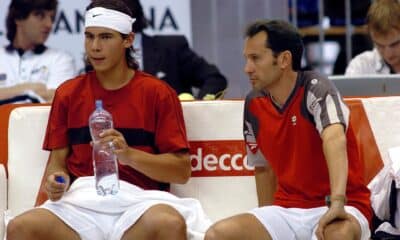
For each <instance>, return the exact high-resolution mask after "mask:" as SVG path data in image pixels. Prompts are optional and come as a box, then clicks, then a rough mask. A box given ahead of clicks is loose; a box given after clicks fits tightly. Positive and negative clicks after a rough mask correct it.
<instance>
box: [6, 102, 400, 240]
mask: <svg viewBox="0 0 400 240" xmlns="http://www.w3.org/2000/svg"><path fill="white" fill-rule="evenodd" d="M349 102H350V103H351V104H350V105H351V108H352V109H354V111H353V110H352V112H354V114H353V115H352V122H354V123H356V124H357V125H358V127H359V129H358V131H359V132H358V138H359V139H361V140H360V146H361V148H362V149H364V150H362V149H361V152H360V154H364V157H366V161H368V162H367V165H368V166H369V168H366V170H365V171H366V172H367V174H366V179H367V181H369V180H370V179H371V178H372V177H373V176H374V175H375V174H376V172H377V171H378V170H379V168H380V167H381V161H382V160H383V162H387V159H388V156H387V149H388V148H390V147H394V146H398V145H400V121H399V120H400V97H385V98H369V99H362V100H355V101H349ZM182 106H183V111H184V118H185V124H186V128H187V133H188V139H189V141H190V144H191V159H192V169H193V171H192V178H191V179H190V180H189V182H188V183H187V184H185V185H175V184H173V185H172V186H171V191H172V192H173V193H175V194H176V195H178V196H182V197H194V198H197V199H199V200H200V202H201V203H202V205H203V207H204V209H205V211H206V213H207V214H208V215H209V216H210V218H211V219H212V220H218V219H221V218H224V217H228V216H231V215H233V214H236V213H240V212H244V211H247V210H249V209H251V208H253V207H256V206H257V198H256V189H255V182H254V177H253V172H252V170H251V168H249V167H248V166H247V163H246V161H245V150H244V143H243V136H242V119H243V117H242V115H243V101H239V100H238V101H210V102H207V101H199V102H183V103H182ZM363 108H364V109H365V112H366V116H365V115H364V109H363ZM49 109H50V107H49V106H29V107H23V106H21V107H18V108H15V109H14V110H12V111H11V113H10V115H9V126H8V162H7V171H8V178H6V176H5V173H4V169H3V168H2V165H0V217H2V214H3V212H4V210H6V209H7V210H8V211H11V213H12V215H15V214H19V213H21V212H23V211H25V210H27V209H29V208H31V207H33V206H34V205H35V203H36V201H37V198H38V190H39V186H40V183H41V181H42V177H43V173H44V169H45V166H46V163H47V159H48V154H49V153H48V152H46V151H43V150H41V146H42V142H43V137H44V132H45V129H46V124H47V117H48V113H49ZM362 115H364V116H362ZM0 116H1V115H0ZM1 117H4V116H1ZM366 119H368V120H366ZM369 126H371V128H372V132H371V129H370V128H369ZM368 132H369V133H372V134H373V135H368ZM375 141H376V143H377V145H378V148H377V147H376V145H375ZM365 145H367V146H365ZM1 151H4V149H0V154H2V153H1ZM381 159H382V160H381ZM4 164H5V163H4ZM7 180H8V184H7ZM6 193H7V194H6ZM0 220H1V221H0V239H1V237H2V236H3V233H4V223H3V221H2V218H1V219H0Z"/></svg>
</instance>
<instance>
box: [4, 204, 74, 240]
mask: <svg viewBox="0 0 400 240" xmlns="http://www.w3.org/2000/svg"><path fill="white" fill-rule="evenodd" d="M7 234H8V235H9V236H8V237H9V238H10V239H49V240H50V239H69V240H75V239H76V240H79V239H80V237H79V235H78V234H77V233H76V232H75V231H74V230H73V229H72V228H70V227H69V226H68V225H66V224H65V223H64V222H63V221H62V220H61V219H60V218H59V217H57V216H56V215H54V214H53V213H51V212H50V211H48V210H46V209H41V208H35V209H32V210H29V211H27V212H25V213H23V214H21V215H19V216H17V217H15V218H14V219H12V220H11V221H10V222H9V223H8V226H7Z"/></svg>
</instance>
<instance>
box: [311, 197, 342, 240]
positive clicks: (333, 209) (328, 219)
mask: <svg viewBox="0 0 400 240" xmlns="http://www.w3.org/2000/svg"><path fill="white" fill-rule="evenodd" d="M346 219H349V216H348V214H347V213H346V211H345V210H344V203H343V202H342V201H333V202H332V204H331V206H330V208H329V209H328V211H327V212H326V213H325V214H324V215H323V216H322V217H321V219H320V220H319V223H318V228H317V230H316V232H315V235H316V236H317V238H318V240H324V239H325V238H324V231H325V227H326V226H328V225H329V224H330V223H332V222H333V221H337V220H346Z"/></svg>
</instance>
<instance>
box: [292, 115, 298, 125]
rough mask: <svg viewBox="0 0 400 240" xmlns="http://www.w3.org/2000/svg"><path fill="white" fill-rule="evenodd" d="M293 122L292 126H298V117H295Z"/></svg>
mask: <svg viewBox="0 0 400 240" xmlns="http://www.w3.org/2000/svg"><path fill="white" fill-rule="evenodd" d="M291 120H292V126H296V124H297V117H296V115H293V116H292V119H291Z"/></svg>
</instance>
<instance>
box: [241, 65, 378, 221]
mask: <svg viewBox="0 0 400 240" xmlns="http://www.w3.org/2000/svg"><path fill="white" fill-rule="evenodd" d="M348 119H349V112H348V108H347V107H346V106H345V104H344V102H343V100H342V99H341V97H340V94H339V93H338V91H337V89H336V88H335V87H334V86H333V84H332V83H331V82H330V81H329V80H328V79H326V77H323V76H321V75H319V74H317V73H315V72H299V75H298V79H297V82H296V86H295V88H294V90H293V91H292V93H291V95H290V96H289V98H288V100H287V102H286V103H285V104H284V105H283V106H282V107H281V108H280V107H278V106H277V105H276V104H274V102H273V100H272V99H271V97H270V96H269V95H268V94H264V93H261V92H256V91H253V92H251V93H250V94H249V95H248V96H247V98H246V104H245V114H244V122H245V125H244V137H245V141H246V143H247V146H248V152H247V153H248V155H247V157H248V160H249V163H250V164H253V165H255V166H265V165H269V166H270V167H271V168H272V169H273V171H274V173H275V174H276V177H277V181H278V188H277V191H276V192H275V195H274V204H275V205H279V206H282V207H287V208H314V207H320V206H324V205H325V196H326V195H329V194H330V193H331V189H330V181H329V172H328V166H327V163H326V159H325V154H324V152H323V147H322V139H321V136H320V133H321V132H322V131H323V129H324V128H326V127H327V126H329V125H331V124H335V123H340V124H343V126H345V127H347V132H346V137H347V149H346V150H347V156H348V177H347V187H346V195H347V198H348V202H347V204H348V205H350V206H354V207H356V208H357V209H358V210H360V211H361V212H362V213H363V214H364V216H365V217H366V218H367V219H368V220H371V218H372V209H371V206H370V200H369V197H370V192H369V190H368V188H367V186H365V184H364V178H363V177H364V173H363V171H362V169H364V162H363V160H362V159H361V157H360V155H359V151H358V148H357V144H356V138H355V136H354V131H353V128H352V126H351V125H349V124H348V122H349V120H348Z"/></svg>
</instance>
